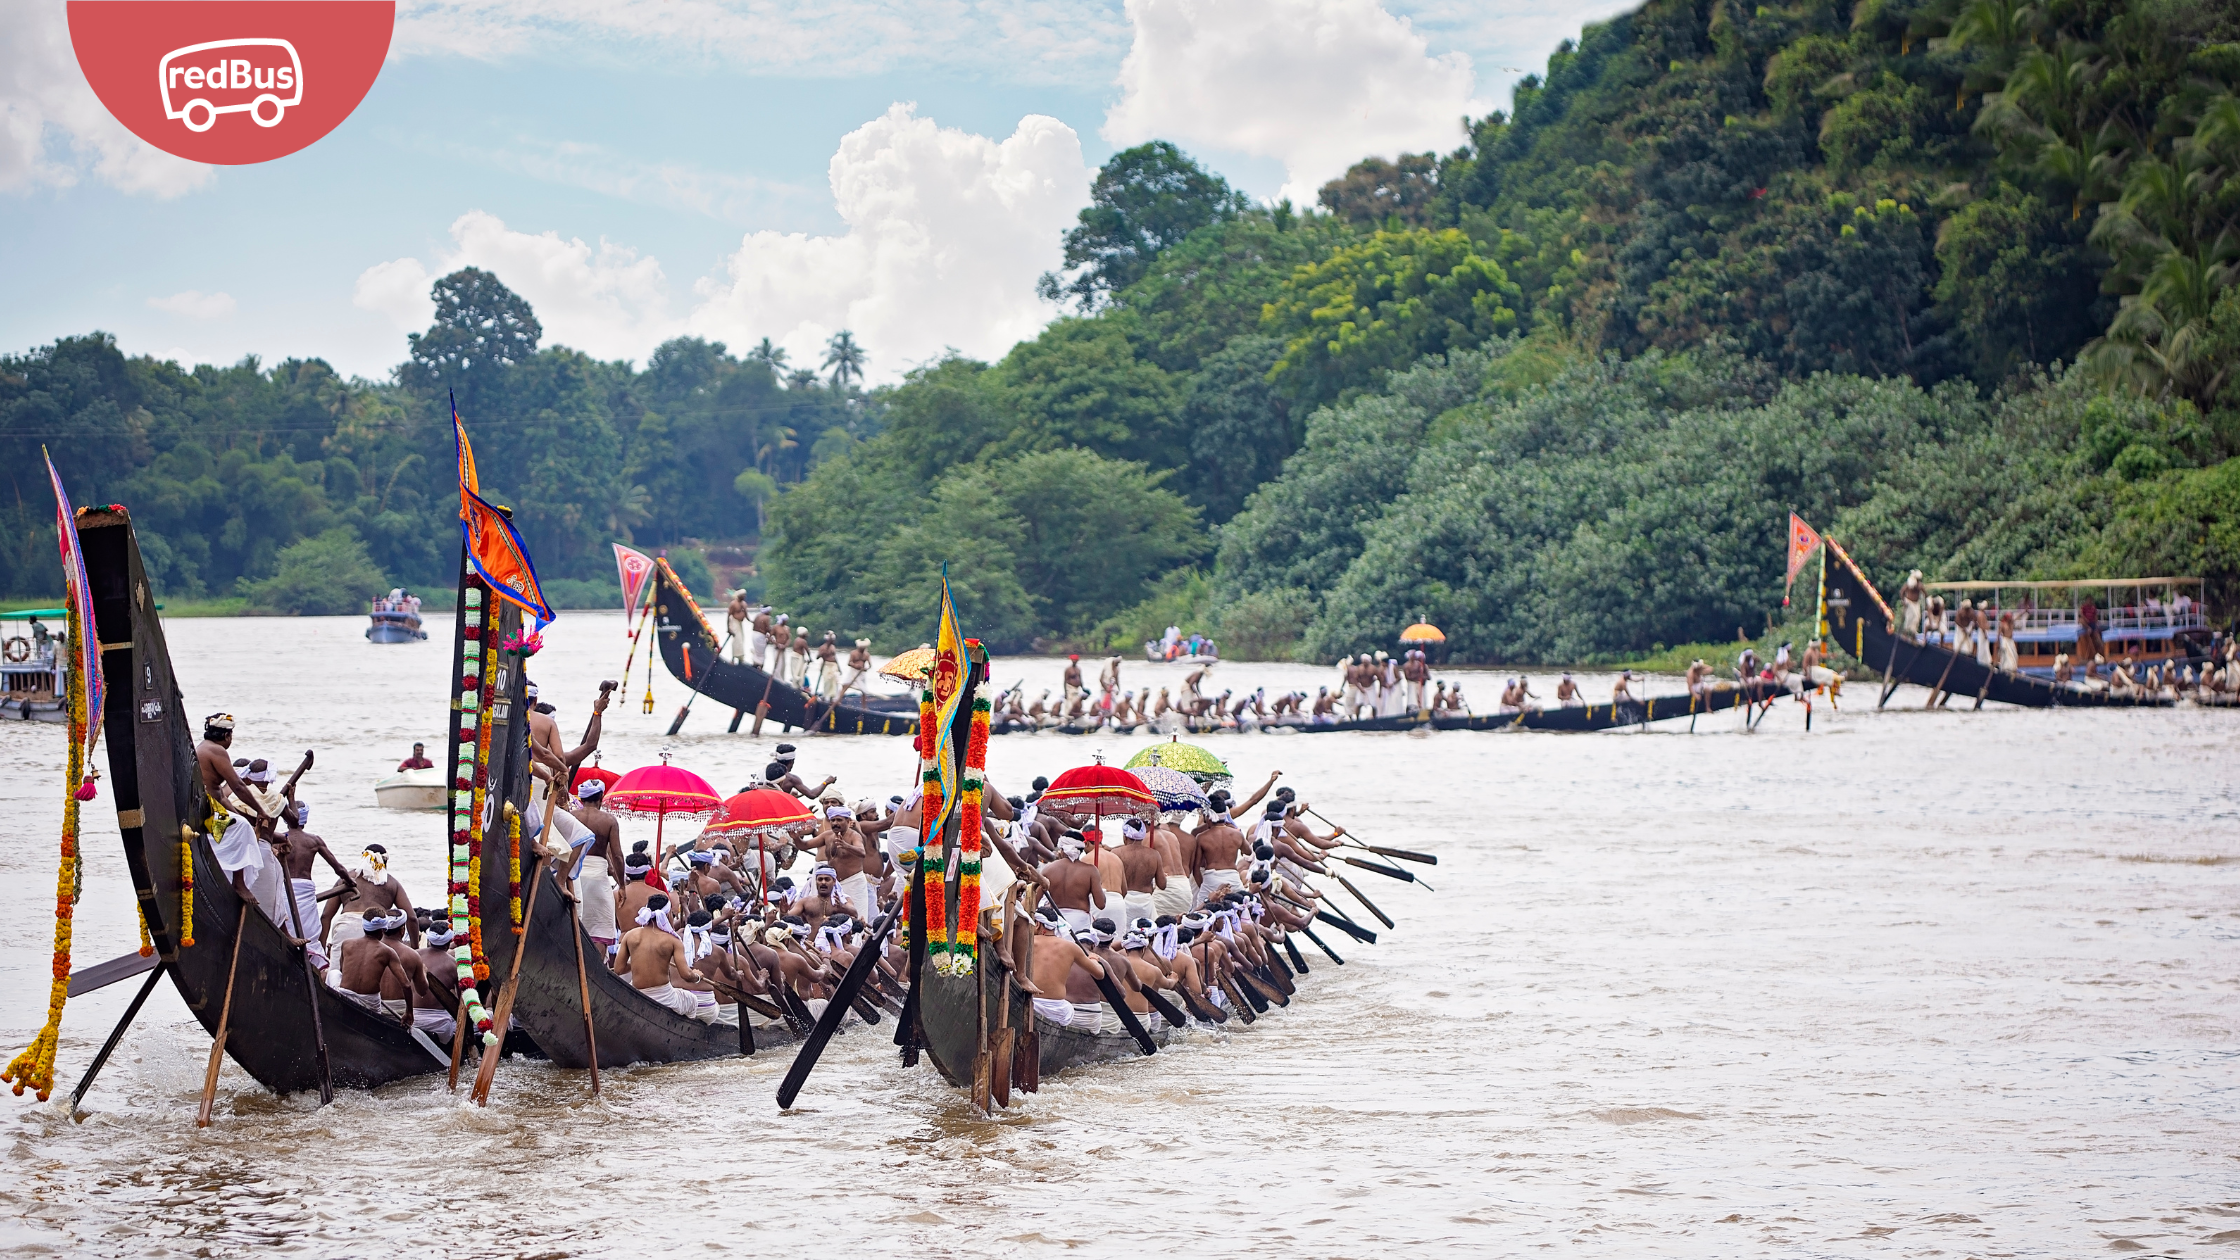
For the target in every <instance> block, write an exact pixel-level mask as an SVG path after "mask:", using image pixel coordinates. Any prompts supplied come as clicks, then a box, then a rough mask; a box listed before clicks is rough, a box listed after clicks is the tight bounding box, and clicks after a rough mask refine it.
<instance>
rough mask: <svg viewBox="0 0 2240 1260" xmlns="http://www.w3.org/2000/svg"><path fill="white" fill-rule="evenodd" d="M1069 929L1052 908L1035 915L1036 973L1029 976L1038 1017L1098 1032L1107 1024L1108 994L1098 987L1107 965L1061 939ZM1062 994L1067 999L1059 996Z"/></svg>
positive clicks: (1085, 929)
mask: <svg viewBox="0 0 2240 1260" xmlns="http://www.w3.org/2000/svg"><path fill="white" fill-rule="evenodd" d="M1066 926H1067V924H1066V922H1065V920H1064V919H1062V918H1056V917H1053V916H1052V915H1051V914H1050V911H1049V909H1048V907H1045V908H1043V909H1042V910H1039V911H1037V912H1036V913H1035V918H1034V970H1033V971H1032V972H1031V973H1029V974H1030V976H1031V978H1032V979H1033V981H1034V987H1035V989H1036V990H1037V996H1036V997H1035V998H1034V1013H1035V1014H1037V1015H1040V1016H1041V1017H1042V1018H1044V1019H1046V1020H1049V1021H1050V1022H1051V1023H1053V1024H1059V1025H1063V1026H1067V1027H1073V1028H1080V1029H1083V1030H1084V1031H1087V1032H1095V1031H1097V1029H1099V1028H1101V1027H1102V1026H1103V1024H1104V993H1103V991H1102V990H1101V989H1099V988H1098V987H1097V977H1099V976H1102V975H1104V974H1105V970H1104V964H1103V963H1100V962H1098V961H1097V960H1096V959H1095V958H1092V957H1090V956H1089V954H1088V953H1087V952H1086V951H1085V950H1083V949H1082V948H1081V946H1079V945H1077V944H1075V943H1074V942H1073V940H1072V938H1071V937H1070V936H1066V935H1061V934H1060V933H1059V929H1060V928H1061V927H1066ZM1087 930H1088V929H1087V927H1086V926H1084V927H1083V928H1082V931H1084V932H1086V931H1087ZM1059 994H1063V995H1064V996H1063V997H1062V998H1061V997H1059V996H1055V995H1059Z"/></svg>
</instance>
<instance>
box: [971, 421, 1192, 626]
mask: <svg viewBox="0 0 2240 1260" xmlns="http://www.w3.org/2000/svg"><path fill="white" fill-rule="evenodd" d="M954 475H956V476H963V477H968V478H974V479H977V480H979V481H980V482H981V483H982V484H984V485H985V486H986V487H987V489H988V491H989V492H990V493H991V494H992V495H993V496H994V498H995V501H996V502H998V503H999V504H1001V505H1002V506H1003V508H1004V509H1005V510H1006V511H1007V512H1008V513H1009V514H1010V516H1011V517H1012V518H1013V519H1015V520H1016V521H1017V522H1018V526H1019V528H1018V532H1017V536H1016V541H1015V542H1013V543H1012V544H1011V545H1012V552H1013V556H1014V558H1015V559H1014V567H1015V570H1016V572H1017V574H1018V578H1019V581H1020V583H1021V585H1022V586H1023V587H1024V588H1025V589H1026V590H1028V591H1030V592H1032V593H1033V595H1034V598H1035V600H1036V603H1037V605H1038V607H1039V608H1040V610H1041V617H1040V621H1039V623H1038V624H1040V625H1043V626H1047V627H1050V628H1052V629H1055V630H1057V631H1058V632H1059V633H1062V634H1068V635H1079V634H1082V633H1085V632H1086V631H1087V630H1088V629H1089V627H1090V626H1092V625H1094V624H1095V623H1096V622H1097V621H1099V620H1101V619H1103V618H1106V617H1109V616H1111V615H1113V614H1114V613H1117V612H1120V611H1121V610H1123V609H1125V608H1127V607H1128V606H1130V605H1132V604H1135V603H1138V602H1140V601H1141V600H1142V599H1143V596H1144V592H1145V591H1146V590H1147V589H1148V588H1149V586H1150V584H1151V583H1152V581H1153V580H1154V579H1155V578H1157V577H1158V576H1159V575H1161V574H1164V573H1167V572H1169V571H1171V570H1174V569H1176V568H1178V567H1180V566H1182V565H1183V564H1184V563H1185V562H1187V561H1190V560H1193V559H1196V558H1197V557H1198V556H1199V555H1201V554H1202V553H1203V552H1204V550H1205V535H1204V534H1203V533H1201V532H1200V531H1199V529H1198V513H1197V510H1196V509H1195V508H1193V507H1191V506H1190V505H1189V504H1187V503H1185V502H1183V500H1182V497H1181V496H1180V495H1178V494H1175V493H1174V492H1173V491H1171V490H1168V489H1166V488H1165V487H1164V486H1162V485H1161V484H1160V483H1161V482H1162V481H1164V480H1165V475H1164V474H1162V473H1154V472H1150V471H1148V470H1147V469H1145V468H1144V466H1143V465H1142V464H1139V463H1132V462H1125V461H1120V460H1112V459H1106V458H1103V457H1102V456H1099V455H1097V454H1095V453H1093V452H1091V451H1086V450H1081V449H1079V448H1070V449H1061V450H1051V451H1038V452H1035V453H1033V454H1029V455H1022V456H1018V457H1016V458H1013V459H1008V460H1003V461H1001V462H998V463H993V464H990V465H988V466H987V467H986V468H985V469H976V470H960V471H959V473H957V474H954Z"/></svg>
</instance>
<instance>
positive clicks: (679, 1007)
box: [638, 984, 700, 1015]
mask: <svg viewBox="0 0 2240 1260" xmlns="http://www.w3.org/2000/svg"><path fill="white" fill-rule="evenodd" d="M638 992H639V993H641V994H644V995H645V996H646V997H649V998H652V999H653V1000H654V1001H656V1002H659V1003H660V1004H662V1005H663V1006H666V1007H668V1008H669V1009H670V1010H672V1011H675V1012H676V1013H677V1014H679V1015H691V1014H693V1013H694V1012H695V1011H697V1010H698V1009H699V1008H700V999H699V996H698V995H697V994H695V993H693V992H692V990H690V989H680V988H678V987H677V986H675V985H673V984H657V985H655V986H653V987H652V988H650V989H640V990H638Z"/></svg>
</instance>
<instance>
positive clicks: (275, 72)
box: [156, 39, 303, 131]
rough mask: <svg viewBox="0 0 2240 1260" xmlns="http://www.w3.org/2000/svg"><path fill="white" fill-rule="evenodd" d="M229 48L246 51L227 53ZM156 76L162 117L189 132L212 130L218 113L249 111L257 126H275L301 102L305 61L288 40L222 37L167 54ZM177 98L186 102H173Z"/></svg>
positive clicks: (242, 112) (250, 117) (157, 69)
mask: <svg viewBox="0 0 2240 1260" xmlns="http://www.w3.org/2000/svg"><path fill="white" fill-rule="evenodd" d="M228 50H240V51H241V52H243V53H244V54H246V55H244V56H226V55H223V54H224V53H226V52H227V51H228ZM206 53H207V54H213V55H211V56H204V55H203V54H206ZM156 78H157V81H158V83H159V85H160V86H161V88H162V91H163V116H164V117H165V118H167V119H171V118H176V119H178V120H179V121H180V122H181V123H184V124H185V125H186V128H187V130H189V131H208V130H210V128H211V127H213V126H215V125H216V124H217V121H218V115H220V114H247V115H248V116H249V121H251V122H253V123H255V124H257V125H258V126H259V127H277V126H279V125H280V119H281V118H282V117H284V116H285V115H286V113H287V111H288V110H289V109H290V108H292V107H294V106H297V105H301V104H302V103H303V60H302V58H300V57H298V56H297V55H296V46H295V45H294V44H291V43H289V42H288V41H287V40H284V39H220V40H213V41H212V42H210V43H207V44H190V45H188V46H187V47H185V48H176V49H173V50H172V51H170V52H167V53H165V54H164V55H163V60H162V61H161V62H160V63H158V65H157V68H156ZM212 97H215V98H216V102H215V103H214V102H213V101H212V99H211V98H212ZM177 99H183V102H184V103H182V104H178V105H174V104H173V103H172V102H173V101H174V100H177Z"/></svg>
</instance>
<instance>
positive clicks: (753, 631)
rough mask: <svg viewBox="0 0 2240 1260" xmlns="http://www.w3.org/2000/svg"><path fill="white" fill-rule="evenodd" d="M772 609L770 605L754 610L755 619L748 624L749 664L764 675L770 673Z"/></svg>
mask: <svg viewBox="0 0 2240 1260" xmlns="http://www.w3.org/2000/svg"><path fill="white" fill-rule="evenodd" d="M770 625H771V621H770V608H769V606H768V605H764V606H763V607H760V608H757V609H755V610H754V618H753V619H752V620H750V621H749V622H747V663H748V664H750V665H753V666H754V667H755V668H756V669H759V670H761V671H762V672H763V673H766V674H767V673H769V672H770Z"/></svg>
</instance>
